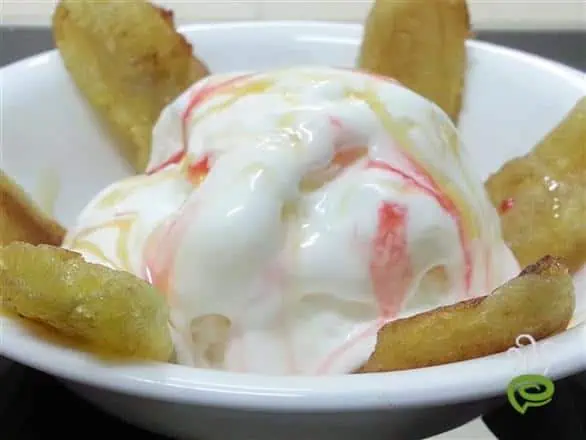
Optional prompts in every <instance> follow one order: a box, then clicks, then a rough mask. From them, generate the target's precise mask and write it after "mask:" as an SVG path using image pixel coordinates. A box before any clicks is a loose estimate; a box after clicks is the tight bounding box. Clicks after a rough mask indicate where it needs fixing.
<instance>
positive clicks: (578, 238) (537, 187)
mask: <svg viewBox="0 0 586 440" xmlns="http://www.w3.org/2000/svg"><path fill="white" fill-rule="evenodd" d="M485 186H486V190H487V192H488V194H489V196H490V199H491V201H492V203H493V205H494V206H495V207H496V208H497V210H498V211H499V212H500V215H501V225H502V229H503V236H504V238H505V241H506V242H507V244H508V245H509V246H510V248H511V249H512V251H513V253H514V254H515V256H516V257H517V260H518V261H519V262H520V264H521V265H526V264H529V263H530V262H531V261H535V260H536V259H537V258H539V257H541V256H542V255H546V254H553V255H556V256H558V257H561V258H563V259H564V263H565V264H567V265H568V267H569V268H570V271H571V272H576V271H578V270H579V269H580V268H581V267H582V266H583V265H584V264H585V263H586V222H585V221H584V219H585V216H586V214H585V213H586V97H584V98H582V99H581V100H580V101H579V102H578V103H577V104H576V105H575V106H574V108H573V109H572V110H571V111H570V112H569V114H568V115H567V116H566V117H565V118H564V120H563V121H562V122H561V123H560V124H559V125H558V126H557V127H556V128H555V129H554V130H552V131H551V132H550V133H549V134H548V135H547V136H546V137H545V138H544V139H543V141H542V142H541V143H540V144H539V145H537V146H536V147H535V148H534V149H533V150H532V151H531V152H530V153H529V154H527V155H525V156H523V157H518V158H515V159H513V160H511V161H509V162H507V163H506V164H505V165H503V166H502V167H501V169H500V170H499V171H497V172H496V173H495V174H493V175H492V176H490V178H489V179H488V180H487V182H486V185H485Z"/></svg>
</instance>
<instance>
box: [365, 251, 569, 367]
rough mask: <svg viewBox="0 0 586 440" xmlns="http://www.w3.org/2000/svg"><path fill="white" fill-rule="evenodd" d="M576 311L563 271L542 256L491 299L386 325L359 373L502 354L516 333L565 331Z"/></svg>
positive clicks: (538, 335)
mask: <svg viewBox="0 0 586 440" xmlns="http://www.w3.org/2000/svg"><path fill="white" fill-rule="evenodd" d="M574 307H575V297H574V285H573V281H572V277H571V276H570V275H569V273H568V270H567V268H566V267H565V266H563V265H562V264H561V263H560V262H559V261H558V260H557V259H555V258H553V257H544V258H543V259H541V260H540V261H539V262H538V263H536V264H534V265H531V266H529V267H527V268H526V269H525V270H523V271H522V272H521V274H520V275H519V276H518V277H517V278H514V279H513V280H511V281H509V282H507V283H506V284H504V285H503V286H501V287H499V288H498V289H496V290H495V291H494V292H493V293H492V294H491V295H488V296H485V297H481V298H475V299H472V300H468V301H463V302H460V303H457V304H454V305H451V306H447V307H441V308H438V309H435V310H431V311H429V312H426V313H421V314H418V315H415V316H413V317H410V318H406V319H399V320H397V321H393V322H390V323H389V324H387V325H385V326H384V327H383V328H382V329H381V330H380V331H379V334H378V339H377V343H376V347H375V351H374V353H373V354H372V356H371V357H370V359H369V360H368V361H367V362H366V364H365V365H364V367H363V368H362V369H361V371H360V372H362V373H368V372H379V371H395V370H408V369H412V368H421V367H429V366H433V365H441V364H447V363H450V362H457V361H463V360H468V359H473V358H479V357H482V356H487V355H491V354H495V353H500V352H504V351H506V350H507V349H509V348H510V347H513V346H514V345H515V340H516V338H517V337H518V336H519V335H523V334H527V335H531V336H532V337H533V338H534V339H535V340H540V339H543V338H545V337H548V336H551V335H553V334H555V333H558V332H561V331H563V330H565V329H566V328H567V326H568V323H569V322H570V319H571V318H572V315H573V313H574Z"/></svg>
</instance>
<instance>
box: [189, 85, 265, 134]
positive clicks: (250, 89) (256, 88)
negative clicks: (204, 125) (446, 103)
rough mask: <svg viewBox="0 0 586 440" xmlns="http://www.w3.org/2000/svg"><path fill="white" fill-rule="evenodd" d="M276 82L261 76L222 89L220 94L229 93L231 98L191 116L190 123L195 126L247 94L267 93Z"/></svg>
mask: <svg viewBox="0 0 586 440" xmlns="http://www.w3.org/2000/svg"><path fill="white" fill-rule="evenodd" d="M274 83H275V82H274V80H272V79H269V78H259V79H256V80H250V81H246V82H244V83H242V84H240V85H234V86H231V87H229V88H227V89H226V90H222V91H221V93H219V95H227V94H229V95H230V98H228V99H227V100H225V101H224V102H221V103H219V104H216V105H214V106H212V107H211V108H209V109H207V110H206V111H205V112H203V113H202V114H201V115H199V116H195V117H193V118H191V121H189V124H190V125H191V126H194V125H195V124H197V123H199V122H201V121H202V120H203V119H205V118H207V117H209V116H212V115H214V114H217V113H219V112H221V111H223V110H225V109H226V108H228V107H231V106H232V105H234V104H235V103H236V101H238V100H240V99H241V98H243V97H245V96H248V95H260V94H262V93H265V92H266V91H267V90H268V89H269V88H270V87H272V86H273V85H274Z"/></svg>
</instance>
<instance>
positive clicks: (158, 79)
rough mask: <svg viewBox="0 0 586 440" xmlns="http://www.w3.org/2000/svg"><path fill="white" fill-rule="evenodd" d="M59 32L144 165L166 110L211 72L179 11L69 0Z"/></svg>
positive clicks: (81, 83) (86, 88)
mask: <svg viewBox="0 0 586 440" xmlns="http://www.w3.org/2000/svg"><path fill="white" fill-rule="evenodd" d="M53 34H54V38H55V42H56V45H57V48H58V49H59V51H60V53H61V56H62V58H63V61H64V63H65V66H66V68H67V70H68V71H69V73H70V75H71V77H72V78H73V80H74V81H75V83H76V84H77V86H78V87H79V89H80V90H81V92H82V93H83V95H84V96H85V97H86V98H87V100H88V101H89V103H90V104H91V105H92V107H93V108H94V109H95V110H96V111H97V112H98V114H99V115H100V116H102V118H103V119H104V120H105V121H106V122H107V123H108V125H109V126H110V127H111V128H113V131H114V133H115V134H117V135H118V137H120V140H121V142H120V145H121V149H122V153H123V154H124V156H125V157H126V158H127V159H128V160H129V161H130V162H131V164H132V165H133V166H134V168H135V169H136V171H138V172H142V171H144V169H145V167H146V165H147V162H148V159H149V156H150V149H151V134H152V129H153V126H154V124H155V122H156V121H157V119H158V117H159V114H160V112H161V110H162V109H163V108H164V107H165V106H167V105H168V104H169V103H170V102H171V101H172V100H174V99H175V98H176V97H177V96H178V95H179V94H181V93H182V92H183V91H184V90H186V89H187V88H188V87H189V86H190V85H191V84H192V83H193V82H195V81H197V80H199V79H201V78H203V77H204V76H206V75H207V74H208V70H207V68H206V67H205V66H204V65H203V63H202V62H201V61H199V60H198V59H197V58H195V57H194V56H193V53H192V47H191V45H190V44H189V43H188V42H187V41H186V40H185V38H184V37H183V36H182V35H180V34H179V33H177V32H176V31H175V28H174V24H173V16H172V13H171V12H170V11H166V10H163V9H159V8H156V7H155V6H153V5H151V4H150V3H148V2H145V1H142V0H124V1H120V0H61V1H60V3H59V5H58V6H57V9H56V11H55V14H54V16H53Z"/></svg>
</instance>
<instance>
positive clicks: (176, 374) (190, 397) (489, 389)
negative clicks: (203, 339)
mask: <svg viewBox="0 0 586 440" xmlns="http://www.w3.org/2000/svg"><path fill="white" fill-rule="evenodd" d="M259 28H263V29H265V30H267V29H280V30H284V29H285V30H286V29H288V30H289V31H291V30H295V29H297V30H299V31H304V32H306V31H308V30H309V31H311V30H314V31H318V32H321V36H322V37H323V36H324V34H323V33H324V31H327V33H328V35H329V36H330V37H331V38H342V39H347V40H348V41H352V43H353V44H355V43H357V42H359V41H360V40H359V39H360V38H361V35H362V30H363V27H362V25H360V24H347V23H332V22H320V21H266V22H258V21H241V22H224V23H201V24H192V25H186V26H182V27H180V31H181V32H182V33H184V34H186V35H188V37H189V36H190V35H195V34H197V32H205V31H206V30H228V29H233V30H234V29H240V30H251V29H254V30H255V31H258V30H259ZM316 38H318V39H319V35H317V36H316ZM467 45H468V47H469V48H473V49H475V50H479V51H480V52H491V53H496V54H498V55H501V56H504V57H507V58H509V59H511V60H513V59H514V60H515V61H516V62H523V63H527V64H530V65H532V66H533V67H534V68H537V69H541V70H547V71H548V72H550V73H551V74H552V75H556V76H561V77H563V79H564V80H567V81H569V82H571V83H573V84H574V85H576V86H577V88H578V89H580V90H583V91H584V94H585V95H586V74H584V73H582V72H580V71H578V70H576V69H573V68H571V67H568V66H565V65H563V64H560V63H557V62H555V61H550V60H547V59H544V58H541V57H539V56H536V55H532V54H529V53H525V52H521V51H518V50H515V49H509V48H505V47H502V46H498V45H495V44H492V43H487V42H479V41H468V42H467ZM43 57H44V58H45V59H46V60H47V62H49V61H55V60H56V59H58V57H59V55H58V53H57V51H56V50H52V51H48V52H44V53H41V54H38V55H36V56H33V57H29V58H25V59H23V60H20V61H17V62H15V63H12V64H10V65H8V66H5V67H3V68H2V69H0V73H2V74H3V73H5V72H6V71H7V70H9V69H10V70H15V69H21V68H24V69H26V68H27V67H28V66H29V65H30V64H31V63H38V62H39V61H41V60H42V59H43ZM0 83H1V75H0ZM2 319H4V318H1V317H0V355H4V356H6V357H7V358H9V359H12V360H14V361H17V362H20V363H22V364H25V365H28V366H30V367H33V368H35V369H38V370H41V371H44V372H46V373H49V374H52V375H55V376H58V377H61V378H63V379H66V380H69V381H73V382H77V383H81V384H85V385H89V386H93V387H98V388H103V389H107V390H110V391H115V392H118V393H122V394H127V395H134V396H140V397H145V398H152V399H156V400H163V401H169V402H174V403H183V404H195V405H206V406H217V407H230V408H239V409H248V410H250V409H256V410H263V411H267V412H281V411H288V412H307V411H324V412H335V411H350V410H365V409H369V410H372V409H384V408H389V407H417V406H431V405H438V404H447V403H456V402H462V401H467V400H477V399H481V398H485V397H492V396H495V395H498V394H502V393H503V392H504V390H505V389H506V387H507V385H508V383H509V382H510V380H511V379H513V377H515V376H516V375H519V374H523V373H524V372H525V371H523V368H524V367H522V366H520V363H519V359H518V358H516V357H515V356H510V354H509V353H501V354H496V355H492V356H487V357H483V358H479V359H473V360H469V361H464V362H457V363H452V364H448V365H441V366H436V367H428V368H422V369H416V370H407V371H399V372H392V373H374V374H367V375H332V376H320V377H303V376H265V375H257V374H242V373H228V372H222V371H214V370H204V369H194V368H191V367H185V366H181V365H172V364H160V363H149V364H143V365H122V366H112V365H111V364H105V363H103V362H101V361H99V360H96V359H95V358H93V357H91V356H90V355H87V354H85V353H80V352H76V351H75V350H73V349H69V348H67V347H59V346H54V345H51V344H49V343H47V342H45V341H40V340H37V339H35V338H33V337H30V336H22V333H19V332H18V331H14V329H13V330H10V329H8V330H7V329H5V328H3V323H2ZM4 330H6V331H4ZM536 347H538V350H539V356H536V357H535V358H534V359H533V361H532V363H531V365H530V368H531V370H532V371H534V372H538V373H539V372H542V373H540V374H544V373H543V372H546V371H547V373H548V375H549V376H550V377H552V378H559V377H563V376H566V375H569V374H572V373H576V372H577V371H579V370H582V369H584V368H586V324H580V325H578V326H576V327H574V328H572V329H570V330H567V331H565V332H563V333H561V334H559V335H556V336H554V337H551V338H548V339H546V340H544V341H541V342H539V343H538V344H537V345H536ZM578 347H580V348H578ZM533 349H535V347H526V348H524V349H522V350H521V351H520V354H521V355H529V354H530V353H531V350H533ZM487 372H488V373H487Z"/></svg>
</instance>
